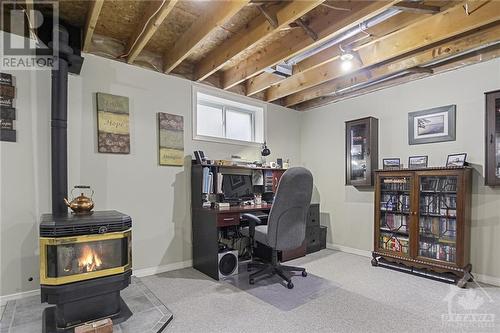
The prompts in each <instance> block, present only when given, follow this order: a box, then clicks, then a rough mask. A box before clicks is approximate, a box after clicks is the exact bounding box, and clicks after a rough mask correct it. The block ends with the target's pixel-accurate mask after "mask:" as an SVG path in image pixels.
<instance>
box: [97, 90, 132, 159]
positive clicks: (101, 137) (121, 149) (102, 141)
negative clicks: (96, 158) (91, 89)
mask: <svg viewBox="0 0 500 333" xmlns="http://www.w3.org/2000/svg"><path fill="white" fill-rule="evenodd" d="M128 107H129V104H128V97H123V96H116V95H110V94H105V93H97V136H98V138H97V140H98V141H97V147H98V151H99V152H100V153H113V154H129V153H130V131H129V108H128Z"/></svg>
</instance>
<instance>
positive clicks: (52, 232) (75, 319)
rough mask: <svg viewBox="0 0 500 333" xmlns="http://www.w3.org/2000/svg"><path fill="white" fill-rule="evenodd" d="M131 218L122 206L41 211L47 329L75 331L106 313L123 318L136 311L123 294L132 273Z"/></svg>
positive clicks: (41, 254)
mask: <svg viewBox="0 0 500 333" xmlns="http://www.w3.org/2000/svg"><path fill="white" fill-rule="evenodd" d="M131 228H132V220H131V218H130V217H129V216H127V215H125V214H122V213H119V212H117V211H96V212H94V213H93V214H91V215H83V216H80V215H72V214H67V215H66V216H58V217H54V215H52V214H46V215H43V216H42V221H41V223H40V284H41V299H42V302H46V303H49V304H55V306H54V307H49V308H46V309H45V311H44V314H43V319H44V320H43V323H44V327H43V332H47V333H49V332H71V331H72V330H73V327H74V326H77V325H80V324H82V323H85V322H88V321H94V320H97V319H101V318H111V319H112V320H113V322H114V323H120V322H123V321H124V320H126V319H127V318H129V317H130V316H131V315H132V313H131V312H130V310H129V309H128V307H127V305H126V304H125V302H123V300H122V298H121V297H120V290H122V289H124V288H126V287H127V286H128V285H129V284H130V276H131V274H132V270H131V268H132V243H131V241H132V239H131V230H132V229H131Z"/></svg>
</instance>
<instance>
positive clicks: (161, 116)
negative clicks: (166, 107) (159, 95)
mask: <svg viewBox="0 0 500 333" xmlns="http://www.w3.org/2000/svg"><path fill="white" fill-rule="evenodd" d="M158 136H159V140H158V145H159V147H158V154H159V164H160V165H172V166H182V165H183V164H184V118H183V117H182V116H178V115H174V114H170V113H163V112H158Z"/></svg>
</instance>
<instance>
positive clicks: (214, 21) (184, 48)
mask: <svg viewBox="0 0 500 333" xmlns="http://www.w3.org/2000/svg"><path fill="white" fill-rule="evenodd" d="M248 2H249V0H233V1H213V3H212V5H211V6H210V7H209V8H208V9H207V11H206V12H205V13H204V14H203V15H202V16H201V17H199V18H198V19H197V20H196V21H195V22H194V23H193V25H191V27H190V28H189V29H188V30H187V31H186V32H185V33H184V34H183V35H182V36H181V37H179V39H178V40H177V41H176V43H175V44H174V47H173V48H172V49H171V50H168V51H167V52H166V54H165V56H164V59H163V64H164V71H165V73H167V74H168V73H170V72H171V71H172V70H173V69H174V68H175V67H177V66H178V65H179V64H180V63H181V62H182V61H183V60H184V59H186V58H187V57H188V56H189V55H190V54H191V53H192V52H193V51H194V49H196V48H197V47H198V46H200V45H201V44H202V42H203V41H204V40H205V39H206V38H207V37H208V35H209V34H210V33H211V32H212V31H213V30H214V29H215V28H217V27H220V26H221V25H223V24H224V23H225V22H227V20H229V19H230V18H231V17H233V16H234V15H235V14H236V13H237V12H238V11H239V10H240V9H242V8H243V7H245V6H246V5H247V4H248Z"/></svg>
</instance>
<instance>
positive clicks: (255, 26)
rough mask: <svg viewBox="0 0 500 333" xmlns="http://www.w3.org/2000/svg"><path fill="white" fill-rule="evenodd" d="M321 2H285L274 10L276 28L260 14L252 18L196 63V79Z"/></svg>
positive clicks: (217, 68)
mask: <svg viewBox="0 0 500 333" xmlns="http://www.w3.org/2000/svg"><path fill="white" fill-rule="evenodd" d="M321 2H323V0H311V1H293V2H286V3H285V4H283V5H281V6H280V7H279V8H277V9H276V11H275V12H274V15H275V17H276V20H277V22H278V25H277V27H276V28H274V27H273V26H272V25H271V23H269V22H268V21H267V20H266V19H265V18H264V17H262V16H259V17H257V18H255V19H253V20H252V21H251V22H250V24H249V25H248V27H246V28H245V29H244V30H243V31H241V32H240V33H238V34H236V35H234V36H233V37H231V38H229V39H228V40H226V41H225V42H223V43H222V45H220V46H218V47H217V48H215V49H214V50H213V51H211V52H209V53H208V54H207V56H206V57H205V58H203V59H202V60H201V61H200V62H199V63H198V64H197V65H196V68H195V77H196V80H197V81H201V80H204V79H205V78H207V77H208V76H210V75H211V74H213V73H214V72H215V71H217V70H219V69H220V68H221V67H222V66H224V64H226V63H227V62H228V61H229V60H231V59H232V58H234V57H236V56H237V55H238V54H240V53H241V52H243V51H245V50H246V49H248V48H249V47H250V46H252V45H255V44H257V43H259V42H260V41H262V40H263V39H265V38H267V37H268V36H270V35H271V34H273V33H274V32H276V31H277V30H279V29H280V28H282V27H284V26H287V25H288V24H289V23H291V22H293V21H295V20H296V19H298V18H300V17H301V16H303V15H304V14H306V13H307V12H309V11H310V10H311V9H313V8H314V7H316V6H318V5H319V4H321Z"/></svg>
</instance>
